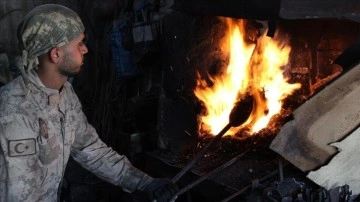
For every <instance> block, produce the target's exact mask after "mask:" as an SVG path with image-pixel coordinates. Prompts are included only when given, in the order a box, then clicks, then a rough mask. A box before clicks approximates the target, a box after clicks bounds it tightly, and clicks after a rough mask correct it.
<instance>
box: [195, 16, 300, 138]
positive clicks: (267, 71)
mask: <svg viewBox="0 0 360 202" xmlns="http://www.w3.org/2000/svg"><path fill="white" fill-rule="evenodd" d="M226 22H227V25H228V31H227V34H226V37H224V40H223V41H222V42H221V48H222V51H223V52H224V53H225V54H227V55H229V63H228V65H227V67H226V70H225V71H223V72H222V73H220V74H218V75H216V76H209V77H210V78H211V80H212V83H213V85H211V86H209V85H207V83H206V82H205V81H204V80H202V79H201V78H200V76H198V77H199V78H198V85H197V87H196V88H195V90H194V93H195V95H196V96H197V98H198V99H200V100H201V101H202V102H203V103H204V105H205V108H206V114H205V115H203V116H202V117H201V121H202V123H203V127H202V130H209V131H207V132H210V133H211V134H218V133H219V132H220V131H221V130H222V129H223V128H224V126H226V125H227V124H228V123H229V114H230V112H231V110H232V109H233V107H234V103H236V101H237V100H238V99H239V98H240V97H241V95H244V94H245V93H250V94H251V95H252V96H253V97H254V100H255V105H254V108H253V111H252V113H251V115H250V117H249V118H248V120H247V121H246V122H245V123H244V124H242V125H241V126H239V127H237V128H231V130H229V131H228V132H227V135H232V134H235V133H236V132H237V131H238V130H239V129H240V128H241V127H244V126H247V127H249V128H250V133H251V134H253V133H256V132H258V131H260V130H261V129H263V128H266V127H267V125H268V124H269V122H270V120H271V118H272V117H273V116H274V115H276V114H279V113H280V112H281V109H282V104H283V100H284V99H285V98H286V97H288V96H289V95H291V94H292V93H293V92H294V91H295V90H297V89H299V88H300V87H301V85H300V84H299V83H295V84H290V83H288V80H289V78H286V77H285V76H284V71H285V69H284V67H286V65H287V64H288V59H289V54H290V50H291V48H290V46H289V45H287V40H279V39H277V36H275V37H274V38H270V37H267V36H260V37H259V38H258V39H257V42H256V44H254V43H252V44H249V43H246V42H245V40H244V38H245V36H244V33H245V32H244V23H245V22H244V21H243V20H237V21H235V20H231V19H226Z"/></svg>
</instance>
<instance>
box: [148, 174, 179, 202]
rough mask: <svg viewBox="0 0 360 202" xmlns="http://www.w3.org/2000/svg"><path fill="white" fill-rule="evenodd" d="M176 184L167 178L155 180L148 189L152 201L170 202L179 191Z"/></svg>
mask: <svg viewBox="0 0 360 202" xmlns="http://www.w3.org/2000/svg"><path fill="white" fill-rule="evenodd" d="M178 190H179V189H178V187H177V186H176V184H174V183H173V182H171V180H169V179H165V178H155V179H154V180H153V181H152V182H151V183H150V184H149V185H148V186H147V187H146V188H145V190H144V191H145V192H146V193H147V194H148V196H149V198H150V200H151V201H155V200H156V202H168V201H170V199H171V198H172V197H173V196H174V195H175V194H176V192H177V191H178Z"/></svg>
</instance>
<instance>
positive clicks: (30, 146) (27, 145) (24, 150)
mask: <svg viewBox="0 0 360 202" xmlns="http://www.w3.org/2000/svg"><path fill="white" fill-rule="evenodd" d="M8 143H9V145H8V149H9V156H10V157H15V156H27V155H33V154H36V140H35V138H30V139H21V140H9V142H8Z"/></svg>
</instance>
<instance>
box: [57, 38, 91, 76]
mask: <svg viewBox="0 0 360 202" xmlns="http://www.w3.org/2000/svg"><path fill="white" fill-rule="evenodd" d="M84 38H85V36H84V33H81V34H80V35H79V36H77V37H76V38H74V39H73V40H71V41H70V42H69V43H68V44H66V45H65V46H63V47H62V50H63V54H64V55H63V60H62V62H61V64H60V68H59V72H60V73H61V74H62V75H64V76H67V77H71V76H75V75H77V74H78V73H79V72H80V70H81V66H82V65H83V63H84V55H85V54H86V53H87V52H88V49H87V47H86V45H85V43H84Z"/></svg>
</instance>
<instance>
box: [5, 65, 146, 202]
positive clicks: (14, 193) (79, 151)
mask: <svg viewBox="0 0 360 202" xmlns="http://www.w3.org/2000/svg"><path fill="white" fill-rule="evenodd" d="M69 155H71V156H72V157H73V158H74V159H75V160H76V161H77V162H79V163H80V164H81V165H82V166H83V167H85V168H86V169H88V170H90V171H91V172H92V173H94V174H95V175H96V176H98V177H99V178H101V179H103V180H106V181H108V182H111V183H113V184H115V185H119V186H121V187H122V188H123V189H124V190H125V191H128V192H132V191H134V190H143V189H144V188H145V187H146V185H148V184H149V183H150V182H151V181H152V178H151V177H150V176H148V175H146V174H145V173H143V172H141V171H139V170H137V169H136V168H135V167H133V166H132V165H131V163H130V162H129V161H128V159H127V158H126V157H125V156H122V155H119V154H117V153H116V152H115V151H113V150H112V149H111V148H110V147H108V146H106V145H105V143H103V142H102V141H101V140H100V139H99V137H98V135H97V133H96V131H95V129H94V128H93V127H92V126H91V125H90V124H89V123H88V122H87V120H86V117H85V115H84V113H83V112H82V109H81V104H80V102H79V100H78V97H77V96H76V94H75V93H74V91H73V88H72V86H71V84H70V83H68V82H67V83H65V84H64V87H63V88H62V90H61V92H59V91H58V90H54V89H49V88H46V87H45V86H44V85H43V84H42V83H41V81H40V79H39V78H38V76H37V74H36V73H35V71H34V70H32V71H31V72H29V73H28V76H25V77H24V76H20V77H18V78H16V79H14V80H13V81H11V82H10V83H9V84H8V85H6V86H3V87H2V88H1V89H0V201H17V202H20V201H31V202H35V201H56V200H57V191H58V187H59V184H60V181H61V179H62V177H63V175H64V170H65V167H66V164H67V161H68V159H69Z"/></svg>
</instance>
